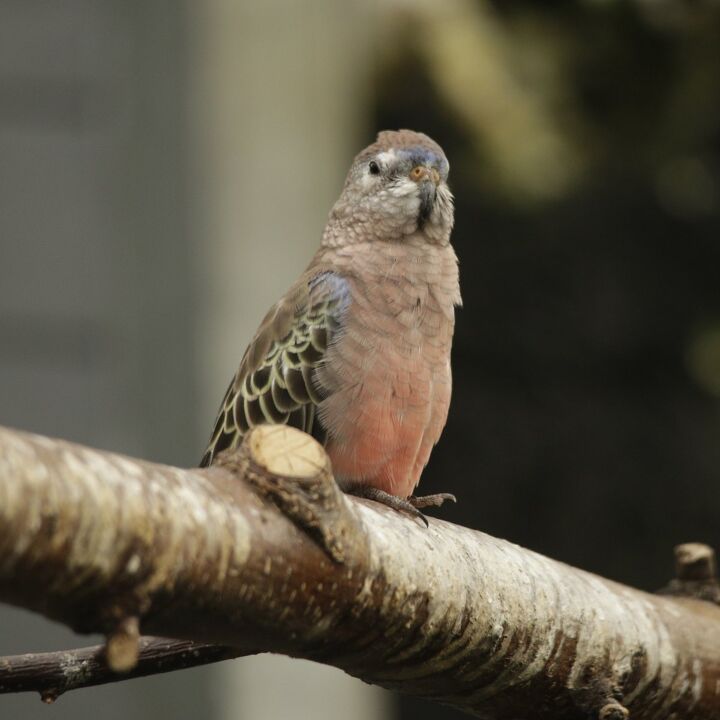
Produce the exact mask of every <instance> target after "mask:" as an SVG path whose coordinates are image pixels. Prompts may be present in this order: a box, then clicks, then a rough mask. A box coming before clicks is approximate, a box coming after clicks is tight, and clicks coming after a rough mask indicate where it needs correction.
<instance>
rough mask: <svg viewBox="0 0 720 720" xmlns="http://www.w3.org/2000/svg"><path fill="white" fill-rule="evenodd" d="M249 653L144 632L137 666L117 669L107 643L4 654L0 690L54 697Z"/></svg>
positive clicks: (46, 698)
mask: <svg viewBox="0 0 720 720" xmlns="http://www.w3.org/2000/svg"><path fill="white" fill-rule="evenodd" d="M248 654H251V653H248V652H242V651H239V650H237V648H230V647H225V646H222V645H208V644H205V643H197V642H191V641H188V640H169V639H166V638H156V637H142V638H140V640H139V643H138V658H137V663H136V664H135V666H134V668H133V669H132V670H130V671H128V672H126V673H123V674H118V673H117V672H115V671H114V670H112V669H110V667H109V666H108V663H107V661H106V659H105V646H104V645H94V646H92V647H86V648H77V649H75V650H60V651H58V652H46V653H26V654H24V655H8V656H7V657H0V694H2V693H17V692H37V693H40V697H41V699H42V701H43V702H46V703H52V702H54V701H55V700H57V698H58V697H60V695H62V694H63V693H64V692H66V691H67V690H75V689H77V688H83V687H90V686H92V685H104V684H106V683H111V682H118V681H120V680H129V679H131V678H138V677H144V676H146V675H155V674H158V673H165V672H171V671H173V670H184V669H185V668H190V667H196V666H198V665H207V664H209V663H214V662H219V661H221V660H230V659H232V658H236V657H241V656H243V655H248Z"/></svg>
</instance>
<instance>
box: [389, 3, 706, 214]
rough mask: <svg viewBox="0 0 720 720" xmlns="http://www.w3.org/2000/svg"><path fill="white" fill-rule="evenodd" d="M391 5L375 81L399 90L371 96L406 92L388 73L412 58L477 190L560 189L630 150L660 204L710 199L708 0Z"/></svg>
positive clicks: (507, 193)
mask: <svg viewBox="0 0 720 720" xmlns="http://www.w3.org/2000/svg"><path fill="white" fill-rule="evenodd" d="M389 8H390V10H389V16H388V21H387V23H386V25H385V28H386V29H385V33H384V35H383V38H382V42H381V48H382V50H383V51H384V52H383V53H381V57H382V60H381V68H382V70H381V78H380V81H381V83H382V85H383V86H384V87H385V88H386V91H387V90H389V89H391V91H392V93H393V95H395V93H397V92H398V91H399V92H400V93H401V95H400V97H394V98H390V97H385V98H382V99H381V105H384V104H385V102H387V107H392V106H395V107H398V106H402V105H403V103H404V102H407V101H408V100H409V101H410V102H412V98H407V97H403V95H402V93H403V91H404V92H405V93H406V94H407V93H412V92H413V91H414V90H415V89H416V88H414V87H413V85H414V83H405V82H402V83H399V82H398V80H399V79H400V78H401V77H402V76H403V75H405V74H406V73H408V72H411V73H412V74H416V72H417V70H418V68H421V69H422V74H423V75H424V76H425V80H426V81H427V83H428V84H429V85H430V86H431V88H432V102H433V108H432V109H430V108H428V111H431V114H437V115H444V114H446V115H447V116H449V115H450V114H452V116H453V119H454V121H455V122H454V123H453V124H454V125H456V126H457V128H458V130H460V131H461V132H462V134H463V135H464V137H465V140H466V142H465V146H464V150H465V152H463V154H462V155H461V156H460V162H463V163H470V164H471V167H469V168H463V172H466V173H467V175H468V177H470V178H472V179H473V180H474V181H475V182H476V183H478V186H479V189H481V190H482V191H483V192H484V193H497V194H499V195H500V196H501V197H502V199H503V200H505V201H510V202H515V203H530V202H546V201H552V200H557V199H561V198H563V197H565V196H567V195H569V194H572V193H573V192H574V191H576V190H577V189H578V187H579V185H580V186H582V185H585V184H587V183H592V182H593V180H594V178H595V177H596V176H597V175H598V173H603V172H605V171H607V170H608V169H609V168H612V167H613V166H617V165H618V164H619V165H623V164H624V163H623V160H624V159H625V156H626V155H627V154H628V153H630V154H631V156H632V166H633V167H632V170H633V172H634V173H637V174H639V175H641V176H643V177H647V178H650V179H651V180H652V182H653V183H655V184H656V185H657V187H658V196H659V197H660V198H661V200H662V201H663V203H665V204H667V207H668V208H670V209H671V210H673V211H677V212H679V213H681V214H682V213H690V214H704V213H708V212H711V211H712V210H713V209H714V208H715V207H716V205H717V203H718V199H719V198H718V185H717V182H716V179H715V178H713V177H712V175H711V174H710V173H709V171H708V169H707V167H706V166H705V165H704V164H703V163H702V161H701V160H700V158H702V157H703V156H704V155H705V153H706V151H707V149H708V146H709V145H710V144H711V143H712V142H713V138H714V136H715V131H716V130H717V126H718V121H719V118H720V83H719V82H718V78H717V73H718V62H719V61H720V51H719V50H718V31H719V29H720V7H719V6H718V4H717V3H714V2H713V3H702V2H687V3H683V2H681V3H665V2H652V3H651V2H646V3H628V2H610V1H609V0H607V1H605V2H600V1H599V0H596V1H595V2H585V3H582V2H574V3H570V2H568V3H535V2H514V3H506V2H496V3H489V2H478V1H473V0H447V1H445V2H442V3H436V2H420V3H410V2H393V3H390V4H389ZM427 99H428V100H430V98H427ZM440 108H444V111H440ZM447 116H446V117H444V118H442V117H439V118H438V119H441V120H443V121H448V120H449V119H450V118H449V117H447ZM467 150H469V151H470V152H467ZM455 162H456V164H457V162H458V158H455ZM676 171H680V172H679V175H680V176H681V182H678V181H676V179H675V175H676Z"/></svg>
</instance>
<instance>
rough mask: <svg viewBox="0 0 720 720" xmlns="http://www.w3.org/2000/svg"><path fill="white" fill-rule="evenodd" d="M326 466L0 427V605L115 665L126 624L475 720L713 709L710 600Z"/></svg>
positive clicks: (305, 449)
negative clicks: (134, 447) (595, 567)
mask: <svg viewBox="0 0 720 720" xmlns="http://www.w3.org/2000/svg"><path fill="white" fill-rule="evenodd" d="M326 460H327V459H326V458H325V455H324V453H323V452H322V450H321V449H320V448H319V446H317V445H315V444H314V441H313V440H312V439H311V438H309V437H308V436H305V435H302V434H301V433H299V432H297V431H293V430H291V429H284V430H283V431H282V432H278V431H277V430H275V429H272V430H271V429H264V430H263V429H259V431H255V432H254V433H251V434H250V436H249V438H248V439H247V440H246V442H245V444H244V445H243V446H242V447H241V448H240V449H239V451H238V452H237V453H235V454H229V455H227V456H226V457H225V458H223V459H222V460H221V462H220V463H219V466H218V467H214V468H211V469H208V470H203V471H200V470H180V469H177V468H169V467H163V466H159V465H154V464H151V463H145V462H142V461H136V460H131V459H128V458H122V457H119V456H117V455H113V454H110V453H101V452H98V451H93V450H89V449H85V448H80V447H78V446H74V445H70V444H69V443H63V442H60V441H52V440H48V439H44V438H38V437H36V436H27V435H22V434H19V433H15V432H13V431H9V430H2V431H0V599H2V600H5V601H7V602H12V603H15V604H17V605H20V606H23V607H28V608H31V609H35V610H37V611H39V612H42V613H44V614H46V615H48V616H49V617H53V618H55V619H57V620H60V621H62V622H65V623H67V624H69V625H70V626H72V627H75V628H77V629H80V630H84V631H95V632H97V631H101V632H105V633H107V634H109V635H110V638H111V642H110V645H111V644H112V638H113V637H115V638H116V639H117V641H118V642H119V641H122V643H125V642H126V641H128V642H129V647H130V654H129V655H128V654H126V651H127V647H128V645H127V643H126V644H125V645H123V644H122V643H121V644H120V645H119V647H121V649H122V650H123V652H121V653H120V655H119V657H120V660H121V661H124V662H125V665H124V666H123V667H125V668H126V667H127V665H128V662H127V660H128V657H131V655H132V652H131V651H133V646H132V638H133V637H134V636H133V632H134V630H133V626H132V624H131V625H128V622H129V620H131V619H132V618H133V617H135V616H137V617H138V618H139V619H140V629H141V630H142V631H143V632H145V633H154V634H162V635H168V636H171V637H178V638H186V639H189V640H196V641H202V642H208V643H222V644H223V645H226V646H233V648H232V649H229V648H228V647H225V648H220V649H219V650H218V654H217V657H215V659H220V658H222V657H230V656H232V655H233V654H243V653H252V652H258V651H275V652H284V653H287V654H290V655H293V656H300V657H307V658H311V659H315V660H319V661H321V662H326V663H330V664H333V665H336V666H337V667H340V668H343V669H345V670H346V671H348V672H350V673H351V674H353V675H356V676H358V677H361V678H363V679H364V680H366V681H368V682H374V683H377V684H380V685H383V686H385V687H389V688H393V689H397V690H400V691H402V692H409V693H413V694H416V695H419V696H424V697H429V698H434V699H436V700H438V701H440V702H444V703H449V704H452V705H455V706H457V707H460V708H462V709H465V710H467V711H468V712H471V713H473V714H476V715H478V716H480V717H487V718H496V719H502V718H517V717H526V718H538V719H541V718H552V719H553V720H563V719H567V720H570V719H571V718H572V719H573V720H574V718H578V717H597V718H600V717H602V718H603V719H604V720H610V719H611V718H621V717H623V713H626V712H627V711H628V710H629V711H630V713H631V717H632V718H633V720H636V719H640V720H642V719H643V718H647V719H648V720H649V719H650V718H652V720H663V719H667V720H670V718H674V717H675V718H680V717H682V718H686V719H689V720H695V719H697V720H705V719H708V720H709V719H710V718H716V717H720V608H718V607H716V606H714V605H712V604H710V603H706V602H701V601H699V600H695V599H688V598H683V597H680V598H673V597H658V596H653V595H649V594H646V593H643V592H640V591H637V590H633V589H631V588H627V587H624V586H621V585H618V584H616V583H613V582H611V581H608V580H604V579H602V578H599V577H597V576H594V575H591V574H589V573H586V572H583V571H581V570H576V569H574V568H570V567H568V566H566V565H564V564H562V563H559V562H556V561H553V560H550V559H548V558H545V557H542V556H540V555H537V554H535V553H532V552H530V551H528V550H524V549H522V548H519V547H517V546H515V545H513V544H511V543H508V542H505V541H503V540H498V539H495V538H492V537H489V536H487V535H485V534H483V533H479V532H475V531H471V530H467V529H465V528H461V527H457V526H454V525H451V524H449V523H443V522H441V521H437V520H432V521H431V523H430V527H429V528H428V529H426V528H424V527H423V526H422V525H420V524H418V523H416V522H414V521H413V520H412V519H410V518H407V517H405V516H403V515H401V514H398V513H396V512H393V511H391V510H388V509H387V508H383V507H379V506H376V505H375V504H373V503H368V502H366V501H358V500H355V499H350V498H347V497H346V496H344V495H342V494H341V493H340V491H339V490H338V488H337V486H336V485H335V483H334V481H333V480H332V476H331V473H330V468H329V464H328V463H327V461H326ZM128 628H129V630H128ZM130 630H133V631H132V632H130ZM122 633H126V635H123V634H122ZM128 638H129V640H128ZM145 647H146V646H145V645H143V640H140V646H139V652H140V662H141V664H142V663H143V662H144V656H143V652H144V650H143V648H145ZM207 647H208V648H209V647H210V646H207ZM92 657H93V658H95V656H94V655H93V656H92ZM85 659H86V660H87V658H85ZM18 662H19V661H18ZM24 662H25V665H23V667H32V662H33V660H32V659H28V658H26V660H25V661H24ZM98 662H99V661H98V660H97V658H95V665H93V667H94V668H95V672H97V668H98V667H99V666H98ZM120 665H123V662H120ZM50 682H51V681H48V683H50ZM71 686H74V685H72V683H68V684H67V687H71ZM2 687H3V683H2V671H1V669H0V690H1V689H2ZM8 687H9V686H8ZM37 687H39V686H36V689H37ZM23 688H27V685H23Z"/></svg>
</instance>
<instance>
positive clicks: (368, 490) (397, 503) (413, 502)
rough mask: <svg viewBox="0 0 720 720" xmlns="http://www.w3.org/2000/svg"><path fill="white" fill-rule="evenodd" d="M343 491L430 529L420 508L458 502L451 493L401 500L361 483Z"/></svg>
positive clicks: (412, 496)
mask: <svg viewBox="0 0 720 720" xmlns="http://www.w3.org/2000/svg"><path fill="white" fill-rule="evenodd" d="M343 490H344V491H345V492H346V493H348V494H349V495H355V497H361V498H365V499H366V500H374V501H375V502H379V503H382V504H383V505H386V506H387V507H389V508H392V509H393V510H397V511H398V512H402V513H405V514H407V515H410V516H411V517H413V518H417V519H418V520H421V521H422V522H423V523H424V524H425V527H430V523H429V522H428V519H427V518H426V517H425V515H423V514H422V513H421V512H420V508H426V507H440V506H441V505H442V504H443V503H444V502H445V501H446V500H452V501H453V502H457V500H456V499H455V496H454V495H451V494H450V493H437V494H435V495H423V496H420V497H416V496H414V495H411V496H410V497H408V498H401V497H398V496H397V495H391V494H390V493H387V492H385V491H384V490H380V489H379V488H376V487H373V486H372V485H364V484H361V483H352V484H346V485H345V486H344V487H343Z"/></svg>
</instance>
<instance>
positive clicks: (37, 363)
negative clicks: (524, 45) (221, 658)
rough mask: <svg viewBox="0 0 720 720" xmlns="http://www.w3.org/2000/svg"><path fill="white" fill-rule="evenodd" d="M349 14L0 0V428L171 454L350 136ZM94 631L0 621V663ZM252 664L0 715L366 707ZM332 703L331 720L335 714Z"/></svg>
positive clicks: (327, 185) (287, 263)
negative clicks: (76, 631)
mask: <svg viewBox="0 0 720 720" xmlns="http://www.w3.org/2000/svg"><path fill="white" fill-rule="evenodd" d="M369 23H370V17H369V15H368V13H367V10H365V9H364V4H363V3H347V4H344V3H343V4H340V3H335V2H333V1H332V0H318V1H317V2H313V3H299V2H298V3H294V2H289V1H288V2H267V3H265V2H234V1H232V2H231V1H227V2H222V1H220V0H209V1H208V2H204V3H186V4H185V3H183V4H179V3H170V2H162V1H161V0H150V1H144V2H140V1H136V2H127V1H126V0H106V1H104V2H98V1H90V0H87V1H82V0H65V1H64V2H62V3H58V2H54V1H52V0H46V1H45V2H43V1H41V0H26V1H24V2H21V1H19V0H18V1H17V2H13V1H11V0H2V2H1V3H0V423H2V424H5V425H10V426H13V427H17V428H21V429H27V430H31V431H36V432H40V433H45V434H49V435H53V436H58V437H63V438H68V439H72V440H75V441H78V442H82V443H86V444H89V445H92V446H95V447H101V448H108V449H112V450H115V451H120V452H125V453H128V454H132V455H137V456H140V457H144V458H149V459H153V460H159V461H165V462H171V463H174V464H180V465H192V464H194V463H195V462H197V460H198V459H199V457H200V455H201V454H202V449H203V443H204V442H205V441H206V439H207V436H208V434H209V431H210V428H211V425H212V421H213V417H214V414H215V411H216V409H217V403H218V402H219V400H220V397H221V395H222V392H223V391H224V389H225V387H226V385H227V382H228V380H229V377H230V374H231V373H232V372H233V371H234V369H235V367H236V365H237V362H238V360H239V358H240V355H241V353H242V351H243V349H244V346H245V344H246V342H247V340H248V339H249V337H250V335H251V333H252V331H253V329H254V326H255V324H256V323H257V321H258V319H259V318H260V317H261V316H262V314H263V313H264V311H265V310H266V308H267V306H268V305H269V304H270V303H271V302H273V301H274V300H275V299H276V298H277V297H278V296H279V295H280V293H282V292H283V291H284V289H285V288H286V287H287V285H288V284H289V283H290V282H291V281H292V279H293V277H294V276H295V275H296V274H297V273H298V272H299V270H300V269H301V268H302V267H303V266H304V265H305V264H306V263H307V261H308V259H309V257H310V255H311V253H312V249H313V247H314V246H315V244H316V243H317V241H318V238H319V235H320V232H321V229H322V226H323V224H324V221H325V216H326V214H327V211H328V209H329V207H330V205H331V203H332V202H333V200H334V198H335V196H336V194H337V192H338V190H339V187H340V183H341V181H342V177H343V174H344V171H345V168H346V167H347V165H348V164H349V161H350V158H351V157H352V155H353V153H354V152H355V151H356V149H357V148H358V147H359V146H360V145H361V144H362V143H364V142H365V140H366V139H367V138H366V136H365V134H364V132H363V129H364V125H365V122H366V120H367V117H366V113H365V110H364V97H365V88H364V82H365V78H366V71H367V67H364V59H365V58H366V57H367V55H368V36H369V32H368V27H369ZM97 640H98V638H87V637H82V638H79V637H76V636H73V635H72V634H71V633H70V632H69V631H67V630H65V629H63V628H61V627H58V626H55V625H53V624H50V623H48V622H45V621H43V620H42V619H40V618H38V617H35V616H32V615H30V614H28V613H24V612H22V611H19V610H15V609H12V608H6V607H2V608H0V655H5V654H11V653H19V652H28V651H41V650H52V649H61V648H67V647H71V646H77V645H85V644H88V643H90V642H93V641H97ZM389 697H390V696H389V694H385V693H382V692H381V691H378V690H373V689H370V688H368V687H367V686H364V685H363V684H362V683H360V682H358V681H355V680H352V679H349V678H347V677H346V676H344V675H342V674H341V673H339V672H336V671H330V670H327V669H324V668H319V667H318V666H314V665H312V664H309V663H293V662H291V661H282V660H278V659H273V658H259V659H247V660H243V661H238V662H236V663H227V664H224V666H222V667H218V668H214V669H200V670H192V671H184V672H183V673H180V674H173V675H167V676H158V677H156V678H151V679H146V680H140V681H133V682H131V683H121V684H118V685H115V686H108V687H105V688H98V689H88V690H83V691H80V692H75V693H70V694H69V695H67V696H64V697H62V698H61V699H60V700H59V701H58V702H57V703H56V704H55V705H53V706H52V707H49V708H48V707H45V706H43V705H41V704H40V702H39V701H38V699H37V697H36V696H31V695H22V696H2V697H0V717H2V718H5V717H8V718H21V719H23V720H25V719H26V718H35V717H37V718H42V719H43V720H54V719H59V718H67V719H70V718H72V719H73V720H82V718H95V717H98V716H102V717H103V718H106V719H112V718H128V717H132V718H140V719H142V718H159V717H162V718H165V717H171V718H178V719H182V718H195V717H198V716H201V717H227V718H235V717H243V718H252V720H263V719H264V718H273V719H274V718H282V717H286V716H287V717H289V716H293V717H295V718H299V717H308V718H313V719H314V720H321V719H322V718H323V717H327V718H335V717H339V716H341V715H342V716H343V717H347V718H352V717H354V716H356V717H358V718H382V717H387V713H388V712H389V711H388V707H389V705H388V702H389V701H388V698H389ZM353 713H355V715H353Z"/></svg>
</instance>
